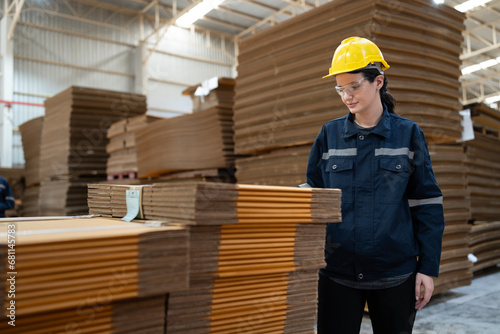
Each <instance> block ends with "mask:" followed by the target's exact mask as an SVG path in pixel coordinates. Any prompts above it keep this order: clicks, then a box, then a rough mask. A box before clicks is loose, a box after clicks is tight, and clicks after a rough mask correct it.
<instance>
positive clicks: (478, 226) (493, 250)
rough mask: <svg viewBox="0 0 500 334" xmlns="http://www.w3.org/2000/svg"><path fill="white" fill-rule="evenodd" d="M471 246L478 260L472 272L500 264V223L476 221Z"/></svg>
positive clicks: (471, 235)
mask: <svg viewBox="0 0 500 334" xmlns="http://www.w3.org/2000/svg"><path fill="white" fill-rule="evenodd" d="M469 246H470V248H471V251H472V254H474V256H475V257H476V258H477V262H476V263H474V266H473V267H472V271H473V272H476V271H479V270H481V269H485V268H489V267H495V266H497V265H498V264H500V221H476V222H474V225H473V226H472V228H471V231H470V233H469Z"/></svg>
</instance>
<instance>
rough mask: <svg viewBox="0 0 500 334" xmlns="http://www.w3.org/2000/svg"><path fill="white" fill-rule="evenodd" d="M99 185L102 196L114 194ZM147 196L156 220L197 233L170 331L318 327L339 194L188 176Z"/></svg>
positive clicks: (147, 211) (147, 208) (172, 307)
mask: <svg viewBox="0 0 500 334" xmlns="http://www.w3.org/2000/svg"><path fill="white" fill-rule="evenodd" d="M91 187H94V186H93V185H89V195H90V188H91ZM99 187H100V189H98V190H95V193H96V194H97V192H99V193H100V196H101V197H102V198H105V193H106V191H109V192H110V193H111V192H112V190H111V189H112V188H111V187H110V188H109V189H106V188H104V185H101V186H95V189H97V188H99ZM131 187H132V186H128V188H131ZM93 193H94V191H93ZM142 196H143V197H142V205H143V212H144V215H145V217H146V218H147V219H154V220H161V221H164V222H181V223H183V224H185V225H189V230H190V238H191V239H190V243H191V248H190V288H189V290H186V291H179V292H173V293H171V294H170V296H169V304H168V313H167V327H166V328H167V333H208V332H212V333H237V332H238V331H251V332H252V333H266V334H267V333H302V332H307V331H310V330H312V329H313V328H314V322H315V314H316V303H317V299H316V289H317V287H316V284H317V270H318V269H319V268H321V267H323V266H324V260H323V258H324V242H325V232H326V228H325V222H338V221H340V191H339V190H337V189H302V188H298V187H276V186H255V185H243V184H224V183H201V182H196V183H193V182H186V181H179V182H173V183H168V184H167V183H166V184H154V185H153V186H150V187H144V188H143V189H142ZM110 197H112V195H110ZM94 203H96V202H94ZM89 205H90V209H91V210H94V209H95V210H96V211H95V212H96V213H99V210H102V209H100V208H98V207H94V205H93V204H91V203H90V202H89ZM102 212H106V211H104V210H103V211H102ZM108 212H109V211H108Z"/></svg>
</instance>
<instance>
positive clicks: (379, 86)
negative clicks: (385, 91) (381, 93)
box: [375, 74, 385, 89]
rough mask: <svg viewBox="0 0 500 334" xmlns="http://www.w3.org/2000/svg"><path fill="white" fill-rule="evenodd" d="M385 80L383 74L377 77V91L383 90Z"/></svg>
mask: <svg viewBox="0 0 500 334" xmlns="http://www.w3.org/2000/svg"><path fill="white" fill-rule="evenodd" d="M384 78H385V77H384V76H383V75H382V74H381V75H377V77H376V78H375V80H376V83H377V89H382V87H383V86H384Z"/></svg>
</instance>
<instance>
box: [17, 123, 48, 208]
mask: <svg viewBox="0 0 500 334" xmlns="http://www.w3.org/2000/svg"><path fill="white" fill-rule="evenodd" d="M43 119H44V118H43V117H38V118H34V119H32V120H30V121H27V122H25V123H23V124H21V125H20V126H19V132H20V133H21V138H22V141H23V151H24V160H25V165H24V170H25V172H26V174H25V185H26V188H25V189H24V193H23V198H22V200H23V216H24V217H36V216H39V215H40V209H39V192H40V143H41V138H42V128H43Z"/></svg>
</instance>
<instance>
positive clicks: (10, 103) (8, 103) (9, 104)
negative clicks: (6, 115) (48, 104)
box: [0, 100, 45, 108]
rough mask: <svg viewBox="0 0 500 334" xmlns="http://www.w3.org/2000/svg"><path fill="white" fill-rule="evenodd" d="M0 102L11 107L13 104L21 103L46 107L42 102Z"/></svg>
mask: <svg viewBox="0 0 500 334" xmlns="http://www.w3.org/2000/svg"><path fill="white" fill-rule="evenodd" d="M0 103H5V104H6V105H7V107H9V108H10V107H11V106H12V105H13V104H21V105H24V106H32V107H45V106H44V105H43V104H42V103H30V102H18V101H5V100H0Z"/></svg>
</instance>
